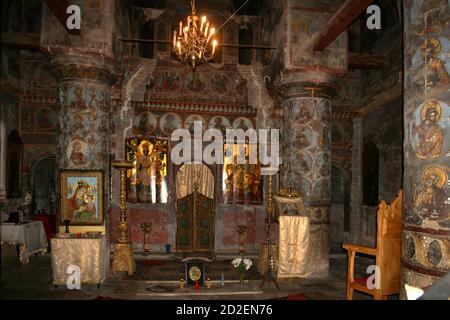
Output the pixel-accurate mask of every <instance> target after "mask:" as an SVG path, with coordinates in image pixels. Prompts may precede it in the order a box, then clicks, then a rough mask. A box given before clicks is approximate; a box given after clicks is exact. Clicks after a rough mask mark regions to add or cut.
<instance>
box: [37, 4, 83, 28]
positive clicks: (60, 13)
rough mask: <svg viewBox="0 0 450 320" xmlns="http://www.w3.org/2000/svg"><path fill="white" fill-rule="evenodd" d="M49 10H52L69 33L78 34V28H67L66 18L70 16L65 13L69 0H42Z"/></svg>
mask: <svg viewBox="0 0 450 320" xmlns="http://www.w3.org/2000/svg"><path fill="white" fill-rule="evenodd" d="M44 2H45V3H46V4H47V6H48V7H49V8H50V10H51V11H52V12H53V14H54V15H55V17H56V18H57V19H58V21H59V22H61V24H62V25H63V27H64V29H66V30H67V32H68V33H69V34H73V35H78V36H79V35H80V34H81V30H80V29H72V30H71V29H68V28H67V18H68V17H69V16H70V15H69V14H67V13H66V11H67V8H68V7H69V6H70V3H69V0H44Z"/></svg>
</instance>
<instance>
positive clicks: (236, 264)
mask: <svg viewBox="0 0 450 320" xmlns="http://www.w3.org/2000/svg"><path fill="white" fill-rule="evenodd" d="M241 261H242V259H241V258H236V259H234V260H233V261H231V264H232V265H233V267H235V268H237V267H238V266H239V265H240V264H241Z"/></svg>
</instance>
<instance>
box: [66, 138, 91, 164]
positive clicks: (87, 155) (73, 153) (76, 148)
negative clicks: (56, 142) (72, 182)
mask: <svg viewBox="0 0 450 320" xmlns="http://www.w3.org/2000/svg"><path fill="white" fill-rule="evenodd" d="M66 155H67V158H68V159H69V160H70V161H71V162H72V163H73V164H75V165H86V164H88V163H89V162H90V161H91V159H92V149H91V147H90V145H89V144H88V143H87V142H86V141H85V140H84V139H83V138H81V137H79V138H75V139H73V140H72V141H71V142H70V143H69V146H68V147H67V154H66Z"/></svg>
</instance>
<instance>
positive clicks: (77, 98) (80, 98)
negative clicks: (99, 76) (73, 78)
mask: <svg viewBox="0 0 450 320" xmlns="http://www.w3.org/2000/svg"><path fill="white" fill-rule="evenodd" d="M107 90H108V89H107V88H106V87H105V86H104V85H97V84H94V83H82V82H75V83H72V84H67V83H63V84H61V86H60V87H59V94H58V95H59V101H60V103H61V107H60V111H59V127H60V131H61V134H60V135H59V136H58V143H59V145H60V146H61V147H60V150H65V152H63V154H61V156H60V157H57V159H59V160H58V161H59V162H60V163H59V165H60V167H62V168H70V169H88V168H89V169H91V168H97V169H100V168H104V167H105V166H106V165H107V164H108V161H109V160H108V154H109V147H108V141H109V128H110V122H109V117H108V108H107V106H108V105H109V95H108V94H107V92H108V93H109V91H107Z"/></svg>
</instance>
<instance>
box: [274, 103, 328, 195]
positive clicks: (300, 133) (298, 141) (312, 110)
mask: <svg viewBox="0 0 450 320" xmlns="http://www.w3.org/2000/svg"><path fill="white" fill-rule="evenodd" d="M283 104H284V112H285V124H286V128H287V129H286V130H288V131H287V136H286V138H285V139H283V140H282V141H283V148H284V150H285V151H284V153H283V154H284V158H283V162H284V163H286V165H287V168H289V169H288V170H287V171H286V170H283V175H282V178H283V180H284V183H285V184H286V185H290V186H291V187H292V188H296V189H297V190H301V191H302V192H303V194H304V195H305V199H306V200H307V201H309V200H328V199H330V183H329V181H330V169H331V167H330V164H331V157H330V153H329V150H330V148H331V134H330V129H329V121H330V120H329V118H330V111H331V110H330V103H329V101H328V100H327V99H317V98H316V99H313V98H303V97H302V98H291V99H286V100H285V101H283Z"/></svg>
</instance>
